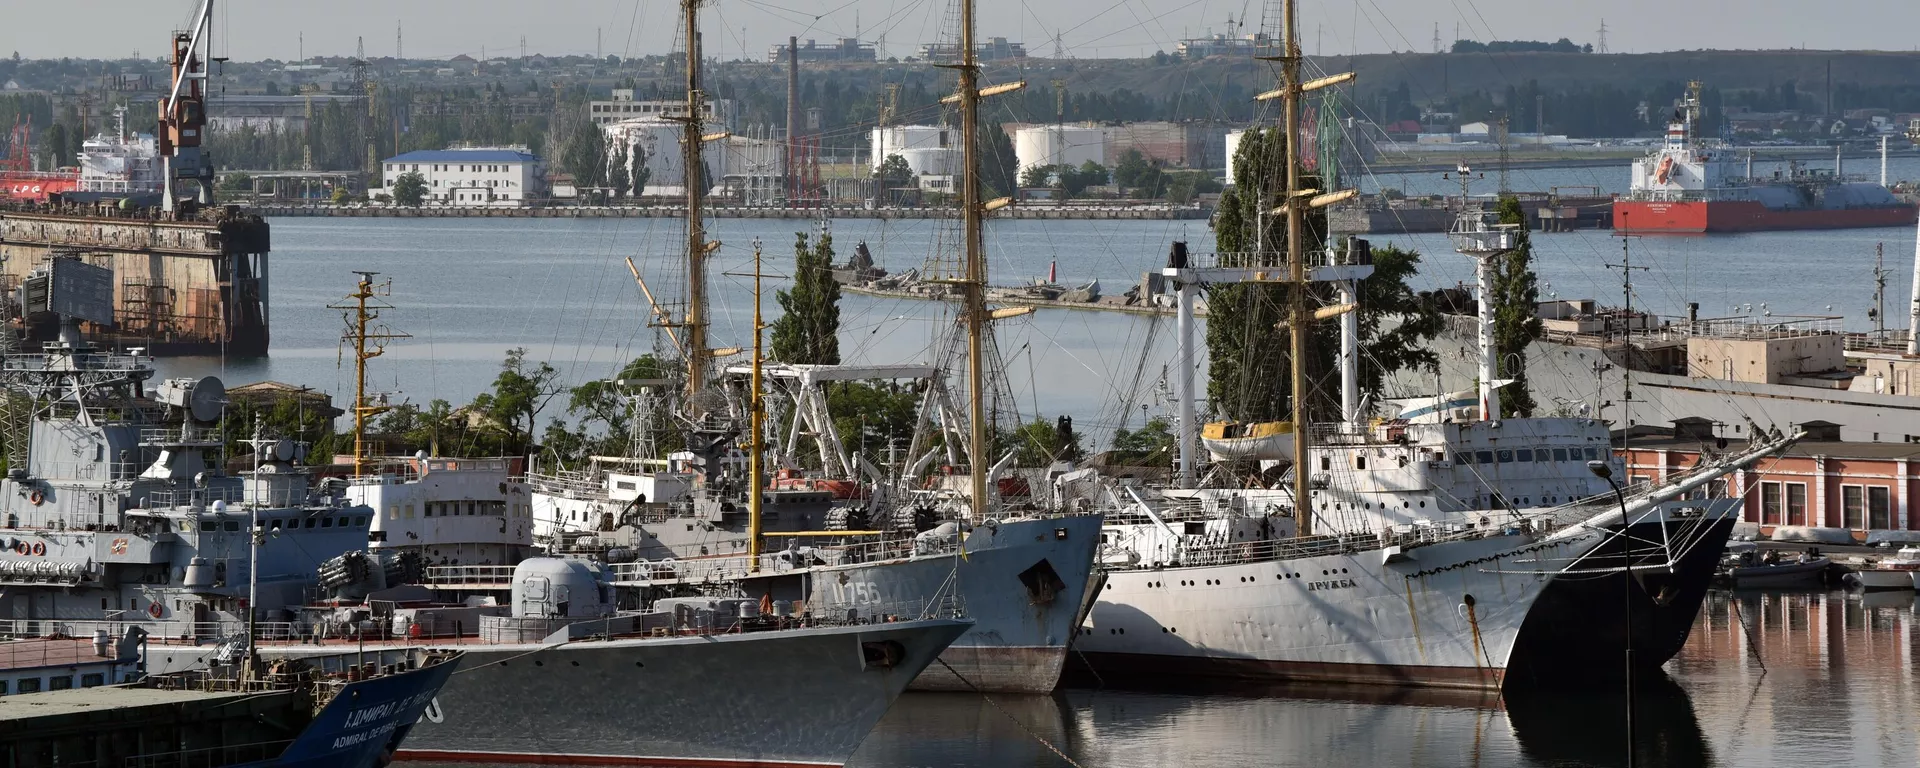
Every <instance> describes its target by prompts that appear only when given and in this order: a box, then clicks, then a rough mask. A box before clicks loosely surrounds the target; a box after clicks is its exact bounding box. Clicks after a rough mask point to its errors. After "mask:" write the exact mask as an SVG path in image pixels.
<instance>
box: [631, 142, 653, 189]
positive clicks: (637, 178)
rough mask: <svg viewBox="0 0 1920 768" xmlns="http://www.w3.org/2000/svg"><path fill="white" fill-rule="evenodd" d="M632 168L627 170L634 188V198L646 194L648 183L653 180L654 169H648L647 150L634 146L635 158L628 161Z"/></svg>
mask: <svg viewBox="0 0 1920 768" xmlns="http://www.w3.org/2000/svg"><path fill="white" fill-rule="evenodd" d="M627 163H628V165H630V166H631V167H630V168H629V169H628V170H627V180H628V183H629V184H631V185H632V187H633V196H634V197H639V196H641V195H643V194H645V193H646V191H647V182H649V181H652V180H653V169H652V168H648V167H647V150H646V149H645V148H643V147H641V146H640V145H638V144H635V145H633V156H632V157H630V158H628V159H627Z"/></svg>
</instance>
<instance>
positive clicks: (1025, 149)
mask: <svg viewBox="0 0 1920 768" xmlns="http://www.w3.org/2000/svg"><path fill="white" fill-rule="evenodd" d="M1106 152H1107V134H1106V132H1105V131H1103V130H1101V129H1099V128H1090V127H1087V126H1081V125H1048V126H1034V127H1031V128H1022V129H1020V130H1018V131H1015V132H1014V134H1013V156H1014V158H1015V159H1016V161H1017V162H1018V163H1019V164H1020V172H1022V173H1025V172H1026V170H1027V169H1028V168H1032V167H1035V166H1040V165H1066V166H1073V167H1076V168H1077V167H1079V166H1081V165H1085V164H1086V163H1087V161H1089V160H1091V161H1093V162H1095V163H1098V164H1100V165H1106V164H1107V154H1106Z"/></svg>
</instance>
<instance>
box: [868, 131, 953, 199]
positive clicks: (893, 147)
mask: <svg viewBox="0 0 1920 768" xmlns="http://www.w3.org/2000/svg"><path fill="white" fill-rule="evenodd" d="M953 133H954V131H953V129H951V128H945V127H942V126H937V125H895V126H888V127H885V128H875V129H873V131H872V133H871V134H870V135H871V139H872V140H871V149H872V154H871V156H870V157H871V162H872V167H873V170H876V171H877V170H880V164H881V163H884V162H886V160H887V158H888V157H889V156H891V155H899V156H900V158H901V159H903V160H905V161H907V167H909V168H912V169H913V172H914V174H915V175H917V176H919V177H920V185H921V186H922V187H923V188H930V189H944V188H947V187H950V186H951V182H950V179H951V177H952V176H953V175H954V174H955V173H958V172H959V170H960V148H959V147H958V146H957V145H956V144H955V142H954V139H955V138H956V137H955V136H954V135H953Z"/></svg>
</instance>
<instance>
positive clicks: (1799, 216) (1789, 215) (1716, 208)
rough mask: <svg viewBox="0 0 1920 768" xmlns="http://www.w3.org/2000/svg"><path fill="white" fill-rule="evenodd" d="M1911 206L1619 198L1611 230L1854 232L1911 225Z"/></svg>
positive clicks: (1912, 217) (1659, 232) (1657, 232)
mask: <svg viewBox="0 0 1920 768" xmlns="http://www.w3.org/2000/svg"><path fill="white" fill-rule="evenodd" d="M1914 217H1915V208H1914V207H1913V206H1910V205H1902V206H1894V207H1885V208H1842V209H1833V210H1819V209H1801V210H1775V209H1772V208H1768V207H1767V206H1765V205H1762V204H1760V203H1758V202H1752V201H1744V200H1724V201H1712V202H1704V201H1703V202H1660V201H1650V200H1617V201H1614V204H1613V228H1614V229H1616V230H1618V231H1621V232H1625V233H1629V234H1705V233H1713V232H1765V231H1774V230H1786V229H1856V228H1862V227H1898V226H1911V225H1912V224H1913V223H1914Z"/></svg>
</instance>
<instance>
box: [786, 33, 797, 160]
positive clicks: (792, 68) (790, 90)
mask: <svg viewBox="0 0 1920 768" xmlns="http://www.w3.org/2000/svg"><path fill="white" fill-rule="evenodd" d="M799 131H800V38H799V37H797V36H796V37H789V38H787V179H789V183H788V184H787V193H788V196H789V197H791V196H793V193H794V191H795V190H794V185H793V183H792V182H791V180H793V179H797V178H799V176H798V175H797V169H795V168H794V167H793V162H794V160H795V158H794V155H795V154H796V152H795V150H796V148H795V146H794V140H795V139H797V138H799V137H800V134H799Z"/></svg>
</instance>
